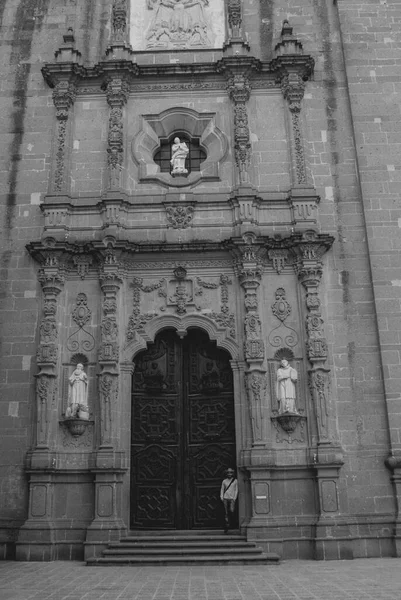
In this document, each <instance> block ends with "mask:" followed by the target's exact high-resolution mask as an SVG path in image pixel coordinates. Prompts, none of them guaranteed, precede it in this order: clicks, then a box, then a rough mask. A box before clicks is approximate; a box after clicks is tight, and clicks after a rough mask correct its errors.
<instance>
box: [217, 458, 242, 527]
mask: <svg viewBox="0 0 401 600" xmlns="http://www.w3.org/2000/svg"><path fill="white" fill-rule="evenodd" d="M237 497H238V482H237V480H236V478H235V473H234V469H227V471H226V477H225V479H223V482H222V484H221V489H220V500H221V501H222V502H223V505H224V533H227V532H228V530H229V528H230V526H231V527H232V526H233V522H234V511H235V502H236V500H237Z"/></svg>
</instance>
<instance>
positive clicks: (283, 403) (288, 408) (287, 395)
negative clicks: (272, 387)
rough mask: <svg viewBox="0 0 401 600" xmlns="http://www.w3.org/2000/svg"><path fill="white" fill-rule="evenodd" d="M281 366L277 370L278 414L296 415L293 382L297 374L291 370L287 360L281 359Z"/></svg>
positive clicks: (294, 370)
mask: <svg viewBox="0 0 401 600" xmlns="http://www.w3.org/2000/svg"><path fill="white" fill-rule="evenodd" d="M280 364H281V366H280V367H279V368H278V369H277V384H276V393H277V399H278V402H279V411H278V412H279V414H280V415H283V414H285V413H294V414H298V411H297V408H296V405H295V399H296V390H295V382H296V381H297V379H298V373H297V371H296V369H293V368H292V367H291V365H290V364H289V363H288V360H287V359H285V358H283V359H282V361H281V363H280Z"/></svg>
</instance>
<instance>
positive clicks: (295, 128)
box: [281, 73, 307, 185]
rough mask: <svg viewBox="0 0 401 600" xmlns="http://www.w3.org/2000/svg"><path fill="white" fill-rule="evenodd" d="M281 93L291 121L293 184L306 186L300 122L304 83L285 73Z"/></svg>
mask: <svg viewBox="0 0 401 600" xmlns="http://www.w3.org/2000/svg"><path fill="white" fill-rule="evenodd" d="M281 91H282V93H283V96H284V98H285V99H286V100H287V102H288V108H289V111H290V119H291V125H292V127H291V134H292V136H291V137H292V140H291V141H292V143H291V150H292V152H291V155H292V164H293V184H295V185H306V184H307V178H306V168H305V155H304V141H303V135H302V126H301V122H300V113H301V102H302V98H303V97H304V91H305V83H304V82H303V81H302V79H301V77H300V76H299V74H298V73H287V74H286V75H284V77H283V79H282V80H281Z"/></svg>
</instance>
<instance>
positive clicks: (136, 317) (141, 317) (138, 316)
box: [126, 277, 166, 341]
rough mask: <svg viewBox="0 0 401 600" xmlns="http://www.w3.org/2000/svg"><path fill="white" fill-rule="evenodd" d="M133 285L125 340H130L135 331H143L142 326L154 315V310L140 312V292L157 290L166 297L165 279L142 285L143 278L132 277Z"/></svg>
mask: <svg viewBox="0 0 401 600" xmlns="http://www.w3.org/2000/svg"><path fill="white" fill-rule="evenodd" d="M132 287H133V308H132V313H131V315H130V317H129V320H128V326H127V333H126V337H127V341H131V340H132V339H134V337H135V332H136V331H137V332H138V333H143V332H144V326H145V325H146V323H148V322H149V321H150V320H151V319H154V318H155V317H156V313H155V312H148V313H145V314H142V313H141V292H144V293H145V294H146V293H150V292H153V291H155V290H158V294H159V296H160V297H163V298H165V297H166V280H165V279H160V280H159V281H158V282H157V283H152V284H150V285H144V283H143V279H142V278H141V277H134V278H133V280H132Z"/></svg>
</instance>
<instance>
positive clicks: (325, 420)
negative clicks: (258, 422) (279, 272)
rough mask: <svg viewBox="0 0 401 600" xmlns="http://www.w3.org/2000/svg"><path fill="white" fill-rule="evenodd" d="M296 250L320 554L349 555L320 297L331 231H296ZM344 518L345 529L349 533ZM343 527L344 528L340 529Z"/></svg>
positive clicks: (340, 456)
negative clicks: (336, 535) (337, 534)
mask: <svg viewBox="0 0 401 600" xmlns="http://www.w3.org/2000/svg"><path fill="white" fill-rule="evenodd" d="M293 243H294V246H293V250H294V252H295V255H296V261H295V269H296V272H297V275H298V279H299V281H300V282H301V284H302V286H303V287H304V289H305V291H306V298H305V300H306V337H307V339H306V352H307V357H308V361H309V363H310V365H311V367H310V369H309V370H308V376H309V389H310V393H311V398H312V404H313V408H314V414H315V423H316V433H315V436H314V439H312V444H313V446H314V447H313V448H312V449H311V452H312V456H311V457H310V458H311V464H312V465H313V468H314V469H315V473H316V482H317V488H318V489H317V492H318V499H319V521H318V523H317V525H316V540H315V544H316V557H317V558H318V559H322V558H350V557H351V554H352V552H351V549H350V547H349V548H348V546H347V543H346V542H341V543H339V542H337V540H333V535H332V526H333V519H336V523H337V525H338V523H339V522H340V519H341V517H340V512H341V510H340V505H339V494H338V478H339V474H340V469H341V466H342V465H343V464H344V460H343V451H342V448H341V446H340V443H339V435H338V430H337V421H336V414H335V406H334V405H333V402H332V400H331V396H330V387H331V371H330V368H329V366H328V364H327V358H328V345H327V340H326V337H325V332H324V321H323V317H322V310H321V305H322V304H321V299H320V297H319V285H320V281H321V278H322V272H323V265H322V257H323V255H324V254H325V253H326V252H327V250H328V249H329V248H330V247H331V245H332V243H333V238H332V237H331V236H329V235H324V234H317V233H315V232H314V231H309V232H306V233H305V234H303V235H302V236H301V235H299V236H293ZM346 528H347V524H346V523H344V529H343V530H342V533H345V532H346ZM337 531H339V529H337Z"/></svg>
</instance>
